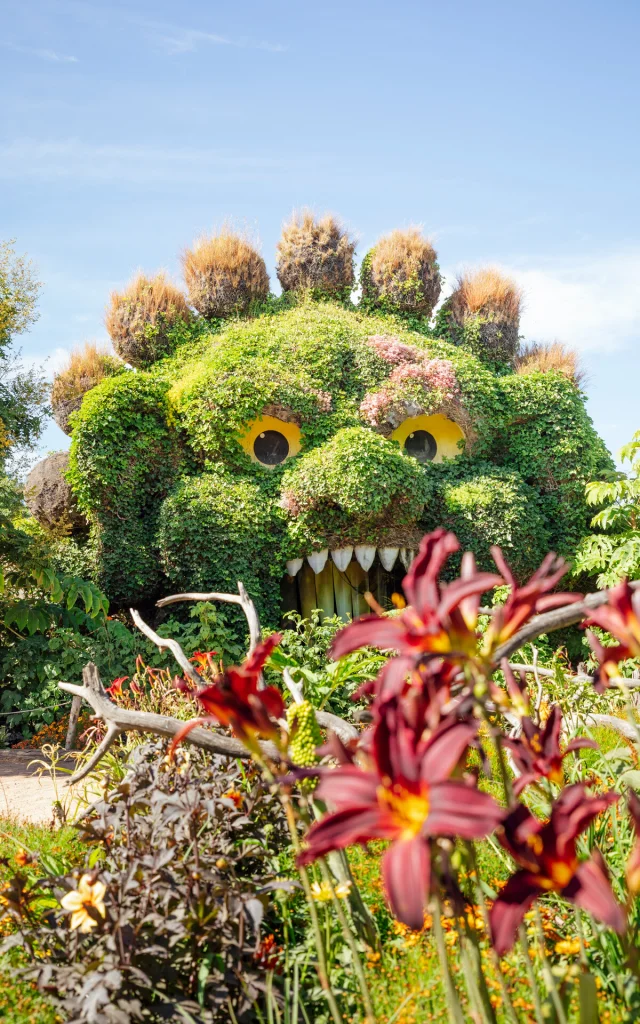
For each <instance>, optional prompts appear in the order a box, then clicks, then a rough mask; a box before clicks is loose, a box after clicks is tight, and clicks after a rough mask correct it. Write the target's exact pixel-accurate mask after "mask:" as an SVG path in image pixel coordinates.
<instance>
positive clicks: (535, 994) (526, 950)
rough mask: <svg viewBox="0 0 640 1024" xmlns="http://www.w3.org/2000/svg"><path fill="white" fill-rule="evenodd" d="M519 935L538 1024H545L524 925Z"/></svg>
mask: <svg viewBox="0 0 640 1024" xmlns="http://www.w3.org/2000/svg"><path fill="white" fill-rule="evenodd" d="M518 934H519V936H520V946H521V948H522V955H523V956H524V963H525V967H526V968H527V976H528V978H529V985H530V986H531V994H532V996H533V1005H534V1009H535V1014H536V1022H537V1024H545V1021H544V1017H543V1015H542V1003H541V1002H540V990H539V989H538V982H537V980H536V975H535V972H534V970H533V964H532V963H531V957H530V955H529V943H528V941H527V933H526V930H525V927H524V925H523V924H521V925H520V928H519V931H518Z"/></svg>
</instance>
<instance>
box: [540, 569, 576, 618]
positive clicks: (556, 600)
mask: <svg viewBox="0 0 640 1024" xmlns="http://www.w3.org/2000/svg"><path fill="white" fill-rule="evenodd" d="M563 575H564V573H563ZM583 598H584V594H576V593H570V594H569V593H564V594H547V595H545V596H544V597H539V598H538V600H537V601H536V612H537V613H540V612H550V611H551V610H552V609H553V608H562V606H563V605H565V604H577V603H578V601H582V600H583Z"/></svg>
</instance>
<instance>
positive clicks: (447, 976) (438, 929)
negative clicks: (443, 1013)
mask: <svg viewBox="0 0 640 1024" xmlns="http://www.w3.org/2000/svg"><path fill="white" fill-rule="evenodd" d="M434 911H435V912H434V914H433V930H434V933H435V936H436V946H437V949H438V959H439V960H440V970H441V971H442V980H443V983H444V991H445V996H446V999H447V1004H448V1007H449V1011H450V1013H451V1020H452V1021H453V1022H454V1024H464V1014H463V1012H462V1007H461V1006H460V1000H459V998H458V993H457V992H456V987H455V984H454V981H453V978H452V977H451V969H450V967H449V959H448V957H447V947H446V946H445V941H444V934H443V931H442V922H441V921H440V915H441V913H442V905H441V903H440V900H439V899H438V898H437V897H436V905H435V907H434ZM541 1024H544V1022H541Z"/></svg>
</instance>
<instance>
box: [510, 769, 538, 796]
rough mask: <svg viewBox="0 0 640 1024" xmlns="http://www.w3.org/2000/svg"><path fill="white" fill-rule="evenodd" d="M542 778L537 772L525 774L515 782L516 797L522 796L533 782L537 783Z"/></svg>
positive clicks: (513, 787) (514, 791) (513, 785)
mask: <svg viewBox="0 0 640 1024" xmlns="http://www.w3.org/2000/svg"><path fill="white" fill-rule="evenodd" d="M539 778H540V776H539V775H538V773H537V772H523V773H522V775H519V776H518V778H517V779H514V780H513V784H512V789H513V795H514V796H520V794H521V793H522V790H523V789H526V787H527V786H530V785H531V783H532V782H536V781H537V779H539Z"/></svg>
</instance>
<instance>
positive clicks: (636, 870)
mask: <svg viewBox="0 0 640 1024" xmlns="http://www.w3.org/2000/svg"><path fill="white" fill-rule="evenodd" d="M627 801H628V804H629V814H630V815H631V819H632V821H633V827H634V829H635V833H636V841H635V844H634V847H633V850H632V851H631V856H630V857H629V860H628V861H627V867H626V871H625V874H626V877H627V888H628V889H629V892H630V893H632V894H633V895H634V896H637V895H638V893H640V800H639V799H638V796H637V794H636V793H634V792H633V790H631V789H630V790H629V792H628V793H627Z"/></svg>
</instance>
